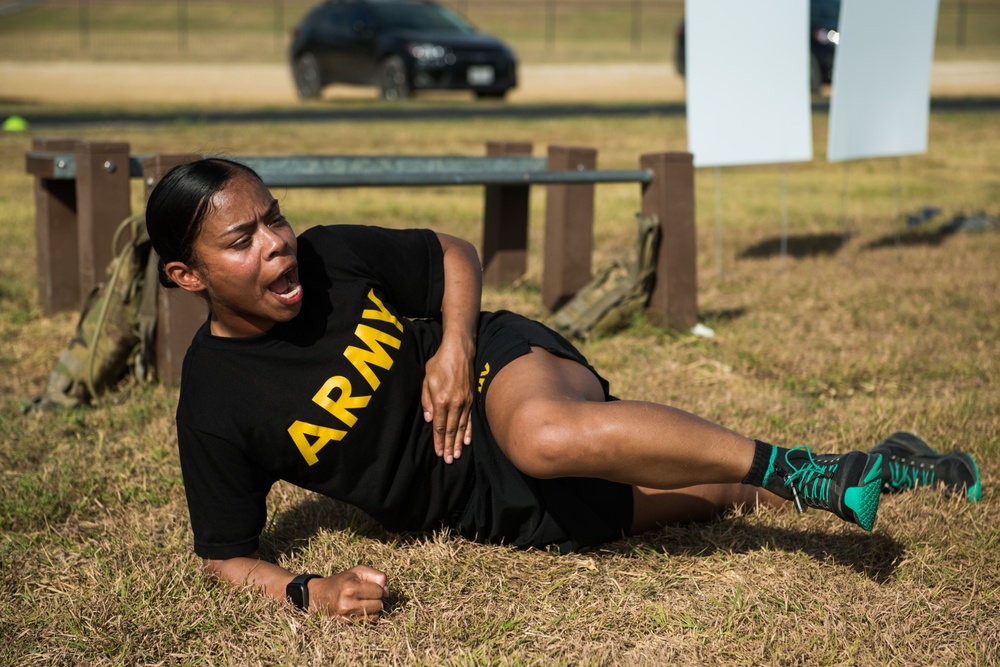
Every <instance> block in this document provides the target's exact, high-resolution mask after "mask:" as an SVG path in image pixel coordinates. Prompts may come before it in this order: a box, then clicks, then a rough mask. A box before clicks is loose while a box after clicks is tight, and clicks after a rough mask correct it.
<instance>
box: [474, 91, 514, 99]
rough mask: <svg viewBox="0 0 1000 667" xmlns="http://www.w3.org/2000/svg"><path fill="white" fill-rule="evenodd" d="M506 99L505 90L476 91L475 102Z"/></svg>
mask: <svg viewBox="0 0 1000 667" xmlns="http://www.w3.org/2000/svg"><path fill="white" fill-rule="evenodd" d="M505 97H507V91H506V90H477V91H476V99H477V100H502V99H503V98H505Z"/></svg>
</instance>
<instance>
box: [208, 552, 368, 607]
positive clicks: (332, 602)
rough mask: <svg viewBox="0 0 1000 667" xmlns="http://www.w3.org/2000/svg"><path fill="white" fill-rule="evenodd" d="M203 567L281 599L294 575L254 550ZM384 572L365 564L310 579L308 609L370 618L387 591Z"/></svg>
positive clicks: (224, 578)
mask: <svg viewBox="0 0 1000 667" xmlns="http://www.w3.org/2000/svg"><path fill="white" fill-rule="evenodd" d="M203 563H204V567H205V571H206V572H208V573H210V574H212V575H215V576H217V577H219V578H220V579H223V580H226V581H229V582H231V583H233V584H236V585H238V586H245V585H249V586H253V587H255V588H259V589H261V590H263V591H264V592H265V593H267V594H268V595H270V596H271V597H273V598H275V599H278V600H284V599H285V587H286V586H287V585H288V584H289V583H290V582H291V581H292V579H293V578H294V576H295V575H293V574H292V573H291V572H289V571H288V570H286V569H285V568H283V567H281V566H280V565H275V564H274V563H270V562H268V561H266V560H261V559H260V557H259V556H258V555H257V554H256V553H253V554H250V555H249V556H244V557H239V558H227V559H225V560H209V559H205V560H204V561H203ZM386 584H387V580H386V576H385V573H383V572H379V571H378V570H376V569H374V568H370V567H368V566H366V565H358V566H357V567H353V568H351V569H350V570H347V571H346V572H341V573H339V574H335V575H332V576H329V577H320V578H317V579H311V580H310V581H309V582H308V583H307V584H306V586H307V587H308V590H309V611H310V612H322V613H332V614H336V615H337V616H338V617H339V618H341V619H343V620H361V619H367V620H374V619H376V618H378V617H379V615H381V613H382V601H383V599H384V598H385V596H386V595H387V593H388V590H387V588H386Z"/></svg>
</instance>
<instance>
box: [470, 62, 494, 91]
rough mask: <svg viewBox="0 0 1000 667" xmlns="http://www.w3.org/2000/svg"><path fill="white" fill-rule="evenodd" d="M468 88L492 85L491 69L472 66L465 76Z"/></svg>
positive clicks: (486, 66) (484, 66)
mask: <svg viewBox="0 0 1000 667" xmlns="http://www.w3.org/2000/svg"><path fill="white" fill-rule="evenodd" d="M465 78H466V80H468V82H469V85H470V86H489V85H491V84H492V83H493V79H494V74H493V68H492V67H491V66H489V65H473V66H471V67H470V68H469V70H468V72H467V73H466V75H465Z"/></svg>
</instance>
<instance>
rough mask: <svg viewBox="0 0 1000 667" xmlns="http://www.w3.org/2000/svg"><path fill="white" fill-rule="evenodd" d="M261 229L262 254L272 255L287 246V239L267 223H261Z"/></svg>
mask: <svg viewBox="0 0 1000 667" xmlns="http://www.w3.org/2000/svg"><path fill="white" fill-rule="evenodd" d="M261 229H263V234H264V243H263V244H262V246H263V249H264V255H265V256H266V257H272V256H274V255H280V254H281V253H283V252H284V251H285V248H286V247H287V246H288V241H286V240H285V237H284V236H282V235H281V234H279V233H278V232H276V231H275V230H273V229H271V228H270V227H268V226H267V225H262V227H261Z"/></svg>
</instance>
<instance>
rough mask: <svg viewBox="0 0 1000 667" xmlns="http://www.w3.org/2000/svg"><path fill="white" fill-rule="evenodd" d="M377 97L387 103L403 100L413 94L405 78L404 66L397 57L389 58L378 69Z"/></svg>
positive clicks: (401, 60)
mask: <svg viewBox="0 0 1000 667" xmlns="http://www.w3.org/2000/svg"><path fill="white" fill-rule="evenodd" d="M378 92H379V97H381V98H382V99H383V100H386V101H388V102H396V101H398V100H405V99H406V98H408V97H410V96H411V95H412V94H413V91H412V89H411V88H410V80H409V78H408V77H407V76H406V65H404V64H403V59H402V58H400V57H399V56H389V57H388V58H386V59H385V60H383V61H382V63H381V64H380V65H379V68H378Z"/></svg>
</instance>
